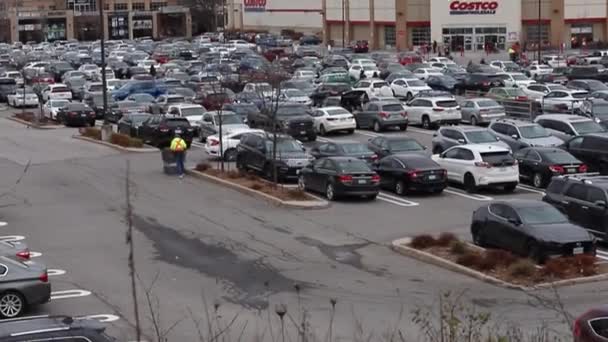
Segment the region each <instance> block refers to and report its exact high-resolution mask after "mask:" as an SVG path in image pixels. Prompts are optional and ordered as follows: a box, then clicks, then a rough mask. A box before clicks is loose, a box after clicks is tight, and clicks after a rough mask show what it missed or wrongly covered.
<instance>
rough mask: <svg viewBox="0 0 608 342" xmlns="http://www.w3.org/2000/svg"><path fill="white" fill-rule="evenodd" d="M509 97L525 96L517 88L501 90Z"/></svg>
mask: <svg viewBox="0 0 608 342" xmlns="http://www.w3.org/2000/svg"><path fill="white" fill-rule="evenodd" d="M503 89H504V90H505V91H506V92H507V94H508V95H509V96H526V94H525V93H524V92H523V90H521V89H519V88H503Z"/></svg>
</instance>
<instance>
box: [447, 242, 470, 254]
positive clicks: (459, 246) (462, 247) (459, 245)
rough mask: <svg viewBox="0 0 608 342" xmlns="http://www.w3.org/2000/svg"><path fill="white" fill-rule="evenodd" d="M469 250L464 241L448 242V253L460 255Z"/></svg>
mask: <svg viewBox="0 0 608 342" xmlns="http://www.w3.org/2000/svg"><path fill="white" fill-rule="evenodd" d="M468 251H469V246H467V243H466V242H463V241H458V240H454V241H452V243H451V244H450V253H452V254H455V255H462V254H465V253H467V252H468Z"/></svg>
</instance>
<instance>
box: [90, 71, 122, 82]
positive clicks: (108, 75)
mask: <svg viewBox="0 0 608 342" xmlns="http://www.w3.org/2000/svg"><path fill="white" fill-rule="evenodd" d="M115 78H116V75H115V74H114V71H113V70H112V69H110V68H107V69H106V80H113V79H115ZM93 80H95V81H99V82H101V81H102V80H101V69H99V71H98V72H96V73H95V74H93Z"/></svg>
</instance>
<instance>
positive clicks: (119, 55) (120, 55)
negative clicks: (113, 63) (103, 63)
mask: <svg viewBox="0 0 608 342" xmlns="http://www.w3.org/2000/svg"><path fill="white" fill-rule="evenodd" d="M127 54H128V52H127V51H124V50H114V51H112V52H110V55H109V56H108V58H111V59H117V60H119V61H121V62H122V60H123V59H124V58H125V56H126V55H127Z"/></svg>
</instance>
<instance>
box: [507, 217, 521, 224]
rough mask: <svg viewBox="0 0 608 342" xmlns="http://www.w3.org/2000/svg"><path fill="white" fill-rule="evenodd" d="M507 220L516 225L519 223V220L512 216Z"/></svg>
mask: <svg viewBox="0 0 608 342" xmlns="http://www.w3.org/2000/svg"><path fill="white" fill-rule="evenodd" d="M508 221H509V223H511V224H514V225H516V226H519V225H521V221H520V220H519V219H516V218H512V217H511V218H509V219H508Z"/></svg>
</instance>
